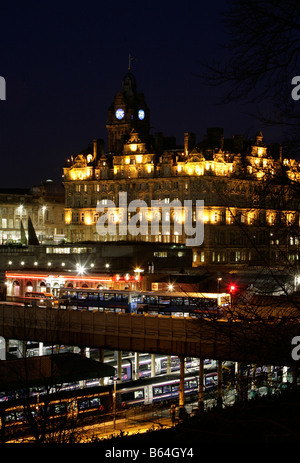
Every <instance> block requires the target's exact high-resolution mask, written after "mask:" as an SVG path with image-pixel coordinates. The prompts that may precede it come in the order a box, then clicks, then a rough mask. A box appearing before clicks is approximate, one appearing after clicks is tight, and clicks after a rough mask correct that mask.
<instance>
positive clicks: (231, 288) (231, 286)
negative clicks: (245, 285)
mask: <svg viewBox="0 0 300 463" xmlns="http://www.w3.org/2000/svg"><path fill="white" fill-rule="evenodd" d="M235 290H236V286H235V285H230V287H229V292H230V293H234V292H235Z"/></svg>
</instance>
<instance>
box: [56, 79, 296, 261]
mask: <svg viewBox="0 0 300 463" xmlns="http://www.w3.org/2000/svg"><path fill="white" fill-rule="evenodd" d="M106 128H107V132H108V147H107V149H106V150H105V149H104V142H103V140H99V139H95V140H94V141H93V143H92V144H91V145H90V146H89V147H88V148H87V149H86V150H84V151H82V152H80V153H78V154H76V155H73V156H71V157H70V159H68V160H67V162H66V164H65V166H64V186H65V234H66V238H67V240H69V241H70V242H78V241H120V240H122V241H137V240H138V241H140V242H141V241H146V242H149V241H150V242H157V243H166V244H167V243H169V244H170V246H172V244H174V243H178V244H182V245H185V244H186V239H187V236H186V234H185V233H178V229H179V228H178V224H184V221H185V220H186V217H185V215H184V210H183V209H182V210H178V209H177V210H176V209H174V208H173V207H168V205H172V202H173V201H174V200H179V201H180V203H181V204H182V205H183V204H184V201H185V200H191V201H192V204H193V210H192V223H193V224H195V223H196V221H197V220H199V219H200V218H201V220H203V222H204V240H203V243H202V244H200V245H197V246H195V247H193V265H194V266H195V267H199V266H211V265H213V266H219V267H220V268H221V267H224V266H225V267H228V266H229V267H240V268H242V267H243V266H249V265H250V266H251V265H253V266H257V265H265V264H270V265H275V266H276V265H278V264H279V263H281V262H282V260H283V259H287V260H288V261H289V262H290V263H296V262H297V261H298V250H299V241H298V240H299V237H298V228H299V212H298V211H299V208H298V197H299V195H298V193H297V192H298V181H299V163H298V162H297V161H296V160H294V159H288V158H285V156H283V155H282V151H281V148H280V147H279V146H271V147H270V146H269V147H268V146H266V145H265V143H264V139H263V135H262V133H261V132H258V133H257V134H256V136H255V137H254V139H253V140H250V141H248V140H245V139H244V138H243V137H242V136H239V135H236V136H233V137H232V138H231V139H226V138H224V135H223V130H222V129H218V128H216V129H208V130H207V134H206V136H205V137H204V139H203V140H202V141H200V142H197V141H196V139H195V135H194V134H192V133H185V134H184V136H183V140H182V141H183V144H182V146H178V145H177V144H176V141H175V139H173V138H166V137H164V136H163V134H162V133H155V134H154V135H152V134H150V111H149V108H148V106H147V104H146V101H145V97H144V95H143V94H142V93H139V92H138V91H137V85H136V81H135V78H134V76H133V74H132V73H131V71H130V70H129V71H128V73H127V74H126V76H125V78H124V80H123V82H122V88H121V90H120V91H119V92H118V93H117V94H116V96H115V98H114V100H113V102H112V105H111V106H110V107H109V109H108V118H107V125H106ZM120 192H123V193H124V192H125V193H127V202H128V203H129V202H130V201H132V200H135V199H140V200H143V201H145V202H146V203H147V204H148V205H149V206H150V204H151V200H160V201H161V207H158V208H157V209H155V210H152V209H151V210H150V209H148V210H147V209H140V210H137V211H136V212H134V213H133V212H130V211H128V210H123V209H121V208H119V197H120V196H119V193H120ZM197 200H203V201H204V211H202V212H201V217H200V218H199V217H197V213H198V210H197V208H196V201H197ZM109 201H113V202H114V204H115V205H116V208H115V209H112V210H111V209H109V210H108V214H107V218H108V222H110V223H113V224H115V229H116V233H115V234H113V235H109V234H108V233H107V234H106V235H100V234H99V233H98V229H97V222H98V220H99V217H100V216H101V212H99V211H97V205H98V206H99V204H102V205H105V204H108V202H109ZM125 213H126V214H127V220H130V219H131V218H132V217H133V215H136V214H139V216H138V217H139V220H140V222H141V223H142V222H143V220H145V221H146V222H147V224H148V230H145V228H144V229H143V233H140V234H138V235H137V236H133V235H132V234H130V233H124V230H123V229H121V227H120V224H121V223H123V220H124V217H123V216H122V214H125ZM143 214H146V216H145V217H144V216H143ZM154 219H155V220H159V221H160V223H161V224H162V222H163V221H164V223H169V225H170V226H169V227H168V230H167V232H166V230H163V229H162V227H160V228H159V230H158V232H157V233H156V234H155V235H152V234H151V221H153V220H154ZM143 223H144V222H143ZM182 230H184V227H182ZM147 231H148V233H147Z"/></svg>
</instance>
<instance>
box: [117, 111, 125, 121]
mask: <svg viewBox="0 0 300 463" xmlns="http://www.w3.org/2000/svg"><path fill="white" fill-rule="evenodd" d="M123 117H124V109H121V108H119V109H117V110H116V118H117V119H119V120H121V119H123Z"/></svg>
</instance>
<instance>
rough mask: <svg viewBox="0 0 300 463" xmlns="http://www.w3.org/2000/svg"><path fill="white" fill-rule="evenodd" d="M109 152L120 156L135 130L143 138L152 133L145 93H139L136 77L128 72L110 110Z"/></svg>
mask: <svg viewBox="0 0 300 463" xmlns="http://www.w3.org/2000/svg"><path fill="white" fill-rule="evenodd" d="M106 128H107V132H108V151H110V152H113V153H115V154H118V153H119V152H120V151H121V150H122V148H123V143H124V142H125V141H126V139H127V137H128V136H129V135H130V133H131V131H132V129H134V130H135V131H136V132H138V134H139V135H140V136H142V137H147V136H148V135H149V131H150V111H149V108H148V106H147V104H146V101H145V97H144V94H143V93H138V92H137V88H136V81H135V77H134V75H133V74H132V73H131V71H130V69H129V70H128V72H127V74H126V76H125V77H124V79H123V81H122V90H121V91H120V92H118V93H117V94H116V96H115V98H114V100H113V103H112V104H111V106H110V107H109V109H108V119H107V124H106Z"/></svg>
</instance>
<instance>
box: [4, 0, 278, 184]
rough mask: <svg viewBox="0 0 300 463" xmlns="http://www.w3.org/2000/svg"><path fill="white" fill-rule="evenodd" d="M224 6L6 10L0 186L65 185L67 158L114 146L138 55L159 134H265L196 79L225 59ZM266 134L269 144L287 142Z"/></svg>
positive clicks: (222, 2) (13, 6)
mask: <svg viewBox="0 0 300 463" xmlns="http://www.w3.org/2000/svg"><path fill="white" fill-rule="evenodd" d="M4 3H5V4H4ZM45 5H46V6H45ZM225 7H226V0H219V1H214V2H203V1H188V0H186V1H185V2H180V3H178V2H177V3H175V2H173V1H172V2H171V1H169V0H167V1H160V2H158V1H151V2H148V1H143V2H141V1H139V2H135V1H133V2H130V1H126V2H125V1H123V2H120V1H115V2H101V1H85V2H76V1H72V2H65V1H62V2H61V3H58V2H55V1H53V2H47V3H46V2H30V1H26V2H12V3H9V2H2V4H1V6H0V16H1V28H0V38H1V41H0V62H1V66H0V75H1V76H3V77H4V78H5V79H6V85H7V100H6V101H0V123H1V129H0V153H1V170H0V187H30V186H32V185H33V184H38V183H40V181H41V180H45V179H47V178H52V179H56V180H57V179H61V175H62V167H63V165H64V162H65V160H66V158H67V157H69V156H70V155H71V154H76V153H77V152H79V151H80V150H81V149H83V148H85V147H86V146H87V145H88V143H89V142H90V141H92V139H93V138H104V139H105V141H106V128H105V124H106V117H107V109H108V107H109V105H110V104H111V103H112V101H113V97H114V95H115V93H116V92H118V91H119V90H120V88H121V81H122V78H123V77H124V75H125V74H126V72H127V67H128V55H129V53H131V54H132V55H133V56H134V57H135V58H136V61H134V62H133V63H132V71H133V73H134V74H135V76H136V79H137V86H138V90H139V91H143V92H144V94H145V97H146V101H147V104H148V106H149V108H150V111H151V123H152V127H153V129H152V132H153V133H154V132H158V131H161V132H163V133H164V134H165V135H166V136H171V135H173V136H176V139H177V142H178V143H182V142H183V134H184V132H185V131H191V132H195V133H196V135H197V140H200V139H201V138H202V137H203V135H204V134H205V132H206V128H207V127H224V131H225V136H226V137H231V136H232V135H233V134H234V133H243V134H244V135H246V136H254V135H255V133H256V131H257V130H258V129H259V128H260V125H259V124H258V122H257V121H256V120H255V119H253V118H252V117H249V116H248V115H247V112H248V111H249V108H247V107H245V106H243V105H240V106H238V105H237V104H235V105H226V106H219V105H218V104H217V103H218V97H219V94H220V91H221V90H216V89H214V88H210V87H206V86H203V85H202V84H201V82H200V79H199V78H198V77H197V75H198V74H199V73H200V72H201V62H202V61H206V60H208V59H212V60H214V61H215V62H218V61H219V60H222V59H223V57H224V51H222V49H221V45H222V43H224V42H225V41H226V35H225V33H224V31H223V28H222V25H221V12H222V10H223V9H224V8H225ZM251 110H253V108H251ZM263 132H264V135H265V136H266V141H267V142H271V141H278V140H274V138H272V139H271V138H270V137H268V131H267V130H264V129H263Z"/></svg>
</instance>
